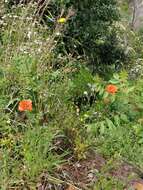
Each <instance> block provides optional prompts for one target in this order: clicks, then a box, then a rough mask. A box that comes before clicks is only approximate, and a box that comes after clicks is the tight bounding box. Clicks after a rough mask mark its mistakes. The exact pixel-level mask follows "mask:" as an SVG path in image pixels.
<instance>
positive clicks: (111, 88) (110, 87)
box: [106, 84, 118, 94]
mask: <svg viewBox="0 0 143 190" xmlns="http://www.w3.org/2000/svg"><path fill="white" fill-rule="evenodd" d="M106 91H107V92H108V93H110V94H115V93H116V92H117V91H118V88H117V86H115V85H113V84H109V85H107V86H106Z"/></svg>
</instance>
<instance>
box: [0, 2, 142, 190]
mask: <svg viewBox="0 0 143 190" xmlns="http://www.w3.org/2000/svg"><path fill="white" fill-rule="evenodd" d="M85 2H86V1H85ZM97 2H98V1H97ZM103 2H104V1H99V2H98V3H99V4H98V3H95V2H94V1H93V4H94V3H95V4H96V6H97V7H96V8H97V10H98V11H99V12H98V15H96V16H98V17H97V18H99V20H98V19H97V20H98V22H96V19H93V18H92V19H91V18H87V21H89V20H90V21H91V22H89V25H88V26H87V25H86V23H82V21H81V18H80V16H81V12H82V11H83V12H84V11H85V10H87V9H86V8H85V7H86V3H85V4H83V10H82V9H81V7H78V9H79V10H80V11H81V12H79V14H76V10H78V9H76V8H77V7H76V6H77V4H75V7H74V8H73V10H72V14H71V6H69V5H71V4H72V3H73V2H71V4H68V5H66V4H65V5H64V6H63V4H62V8H61V9H58V10H57V8H56V9H55V10H57V12H56V13H55V12H54V11H53V9H52V10H51V5H50V11H51V12H52V14H53V15H52V14H51V12H50V11H49V12H48V13H47V12H46V13H47V15H46V16H44V17H42V16H43V15H42V14H43V12H42V10H40V11H39V12H40V13H39V12H38V10H39V9H38V8H39V5H38V8H37V4H36V3H34V4H32V3H30V4H28V5H24V4H19V5H17V6H12V7H11V9H10V10H9V9H8V8H9V6H8V7H7V6H4V3H2V4H1V10H0V11H1V12H0V16H1V21H0V24H1V30H0V189H2V190H6V189H12V188H13V189H35V188H36V184H37V180H38V177H39V176H40V174H41V173H43V172H46V173H48V174H49V175H51V176H54V171H55V170H56V169H57V168H59V167H60V166H61V165H62V163H65V162H67V160H68V161H70V160H82V159H86V157H87V156H88V153H89V151H90V152H94V151H96V152H97V153H100V154H101V155H103V157H105V158H106V159H107V160H108V164H107V168H108V167H111V166H110V165H112V164H111V163H112V161H114V160H115V159H117V160H126V161H128V162H131V163H132V164H134V165H137V166H139V167H140V168H142V167H143V164H142V160H143V152H142V148H143V129H142V126H143V79H142V50H143V48H142V43H143V42H142V34H140V35H139V34H135V33H134V32H133V31H130V30H129V28H128V27H125V26H124V23H121V21H119V20H118V21H117V18H118V16H119V15H118V14H117V12H116V11H117V10H116V9H115V3H113V2H114V1H113V2H112V1H110V2H108V3H109V4H108V6H107V4H106V3H107V1H105V2H106V3H105V4H104V3H103ZM67 3H70V2H69V1H67ZM112 3H113V4H112ZM79 4H80V3H79ZM6 5H7V4H6ZM80 5H82V4H80ZM101 5H102V7H103V10H104V11H103V10H102V9H101V10H102V11H103V12H102V11H101V12H100V9H98V8H99V7H101ZM52 6H53V5H52ZM56 6H57V5H55V7H56ZM59 6H61V5H59ZM66 6H67V8H69V9H68V10H70V11H67V10H66ZM94 6H95V5H94ZM63 7H64V8H65V9H64V10H63ZM109 8H110V9H111V10H112V11H113V12H114V11H115V12H114V13H116V14H114V17H115V18H112V17H111V15H108V14H107V15H106V16H107V17H103V16H105V13H108V12H110V11H111V10H109ZM59 10H61V13H60V12H59ZM106 10H108V11H107V12H106ZM73 12H74V13H73ZM83 12H82V13H83ZM93 13H94V10H93ZM39 14H40V17H38V16H39ZM56 14H58V15H56ZM75 15H76V16H75ZM87 15H88V16H90V15H89V12H88V10H87V12H85V15H84V16H85V18H86V16H87ZM112 16H113V14H112ZM60 17H62V19H61V20H60V19H59V18H60ZM45 18H47V20H46V19H45ZM109 18H110V19H109ZM49 20H52V21H51V22H52V23H49ZM85 20H86V19H85ZM93 21H94V22H95V23H94V22H93ZM101 21H102V22H101ZM74 22H75V25H74ZM47 23H48V24H47ZM69 23H70V24H69ZM91 25H92V31H93V32H91V28H90V27H91ZM99 25H100V27H99ZM79 26H81V27H79ZM86 26H87V27H86ZM94 26H96V27H95V28H94ZM78 27H79V28H78ZM75 29H77V31H72V30H75ZM78 29H79V30H78ZM97 29H98V30H97ZM99 29H104V30H103V31H102V30H100V31H99ZM70 32H71V33H72V34H71V36H70ZM74 32H75V33H74ZM90 32H91V33H90ZM106 34H107V35H106ZM74 35H75V36H76V37H75V38H74ZM90 35H91V36H92V37H89V36H90ZM95 36H96V37H95ZM68 37H69V39H68V40H67V39H66V38H68ZM77 37H78V38H77ZM73 38H74V40H75V42H76V43H75V44H74V40H73ZM95 39H96V41H94V40H95ZM123 39H125V41H124V40H123ZM126 40H127V41H128V44H127V43H126ZM93 42H95V43H93ZM77 44H78V45H77ZM88 44H89V46H88ZM69 46H70V47H69ZM90 46H91V47H90ZM109 50H111V51H109ZM72 51H75V52H73V54H72ZM91 60H92V64H93V61H94V65H93V67H96V68H97V69H95V70H94V69H93V68H92V66H91V65H92V64H91ZM104 61H105V63H104ZM96 63H97V65H96ZM102 69H103V70H102ZM104 69H105V70H104ZM93 70H94V73H93ZM95 71H98V72H95ZM23 100H26V101H27V103H28V104H29V103H30V107H29V105H26V104H27V103H24V105H23V104H21V105H20V103H21V102H22V101H23ZM31 103H32V105H31ZM20 106H22V107H20ZM108 165H109V166H108ZM98 176H99V182H98V183H95V185H94V184H93V186H94V187H91V189H101V188H103V189H105V190H106V189H110V190H111V189H112V188H113V187H116V188H117V189H123V186H122V185H124V184H122V182H120V181H118V180H117V179H116V180H115V179H112V178H111V179H109V178H108V177H107V179H106V177H105V176H104V180H103V174H102V173H101V175H100V174H98ZM52 179H53V178H52ZM55 181H56V182H55ZM57 181H58V179H56V180H54V179H53V180H52V183H55V184H56V183H58V182H57Z"/></svg>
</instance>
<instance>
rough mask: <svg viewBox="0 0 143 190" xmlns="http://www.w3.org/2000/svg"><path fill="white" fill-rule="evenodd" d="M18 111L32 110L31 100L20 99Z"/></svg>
mask: <svg viewBox="0 0 143 190" xmlns="http://www.w3.org/2000/svg"><path fill="white" fill-rule="evenodd" d="M18 110H19V111H32V101H31V100H22V101H20V102H19V105H18Z"/></svg>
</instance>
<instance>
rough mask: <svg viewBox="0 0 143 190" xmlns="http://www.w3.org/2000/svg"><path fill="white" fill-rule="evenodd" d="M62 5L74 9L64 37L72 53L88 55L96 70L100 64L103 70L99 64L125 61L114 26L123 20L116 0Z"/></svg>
mask: <svg viewBox="0 0 143 190" xmlns="http://www.w3.org/2000/svg"><path fill="white" fill-rule="evenodd" d="M54 2H55V1H54ZM56 2H58V3H59V1H56ZM58 3H57V4H58ZM58 6H61V7H64V8H65V7H66V8H69V7H72V8H73V10H74V12H75V14H74V16H73V17H71V18H70V19H69V20H68V23H67V28H66V31H65V35H64V37H63V41H64V42H65V43H64V45H65V49H66V50H67V51H68V52H70V53H71V54H72V55H74V56H75V55H82V56H84V57H85V58H86V59H87V60H88V61H89V63H90V64H92V65H93V66H94V67H93V69H94V70H96V69H97V65H98V68H99V65H110V64H118V63H119V61H121V62H122V61H124V59H125V56H124V51H123V48H121V46H120V45H119V44H120V42H119V41H118V39H117V34H116V28H115V27H114V22H115V21H118V20H119V12H118V10H117V3H116V0H98V1H95V0H82V1H80V0H76V1H75V0H67V1H64V3H63V4H62V3H61V4H58ZM54 10H56V9H54ZM60 46H61V44H60ZM60 48H61V47H60Z"/></svg>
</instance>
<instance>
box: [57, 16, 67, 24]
mask: <svg viewBox="0 0 143 190" xmlns="http://www.w3.org/2000/svg"><path fill="white" fill-rule="evenodd" d="M57 22H58V23H65V22H66V18H64V17H62V18H59V19H58V20H57Z"/></svg>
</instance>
